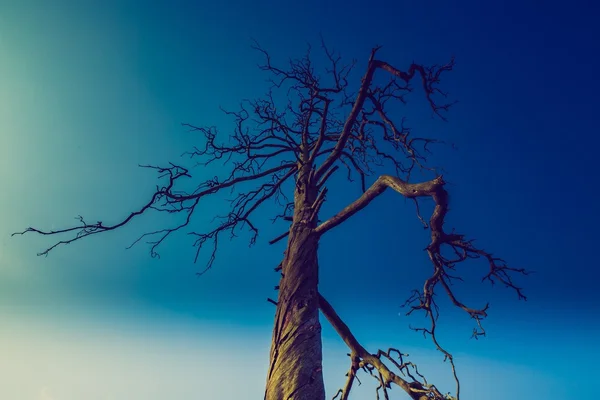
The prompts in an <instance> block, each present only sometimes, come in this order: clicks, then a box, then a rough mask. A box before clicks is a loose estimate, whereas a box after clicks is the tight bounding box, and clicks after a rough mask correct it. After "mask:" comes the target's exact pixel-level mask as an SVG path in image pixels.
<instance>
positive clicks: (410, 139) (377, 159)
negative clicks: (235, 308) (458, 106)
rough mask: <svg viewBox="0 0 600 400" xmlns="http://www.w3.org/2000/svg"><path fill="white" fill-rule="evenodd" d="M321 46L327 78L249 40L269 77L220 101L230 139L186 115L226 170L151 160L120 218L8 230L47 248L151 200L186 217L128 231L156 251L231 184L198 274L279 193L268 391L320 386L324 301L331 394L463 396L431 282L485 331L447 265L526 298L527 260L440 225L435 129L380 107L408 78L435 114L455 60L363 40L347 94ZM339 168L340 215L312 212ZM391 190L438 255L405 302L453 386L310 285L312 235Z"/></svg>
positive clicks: (202, 240)
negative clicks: (426, 62)
mask: <svg viewBox="0 0 600 400" xmlns="http://www.w3.org/2000/svg"><path fill="white" fill-rule="evenodd" d="M321 44H322V50H323V54H324V60H325V61H326V63H327V65H328V67H327V68H325V71H324V72H325V74H324V76H323V77H321V76H319V75H318V74H317V73H316V72H315V68H314V66H313V61H312V60H311V57H310V48H309V50H308V52H307V53H306V55H305V56H303V57H302V58H300V59H296V60H291V61H290V63H289V66H287V67H286V68H284V69H282V68H279V67H277V66H275V65H274V64H273V63H272V60H271V57H270V55H269V53H268V52H267V51H265V50H264V49H263V48H261V47H260V46H259V45H258V44H255V45H254V48H255V49H256V50H258V51H259V52H260V53H261V54H262V55H264V59H265V61H264V64H263V65H262V66H261V67H260V68H261V69H262V70H264V71H267V72H268V73H270V76H271V80H270V81H271V83H272V86H271V88H270V90H269V92H268V93H267V95H266V96H264V97H263V98H261V99H259V100H252V101H245V102H243V103H242V104H241V107H240V109H239V110H238V111H235V112H232V111H225V112H226V113H227V114H228V115H230V116H231V117H232V118H233V119H234V121H235V123H236V125H235V129H234V130H233V134H232V135H230V137H229V140H228V141H226V142H219V141H218V139H217V138H218V132H217V129H215V128H214V127H199V126H194V125H189V124H184V125H185V126H186V127H188V128H190V129H192V130H194V131H197V132H199V133H200V134H201V135H202V136H203V138H204V140H203V143H201V146H199V147H195V148H194V149H193V150H192V151H190V152H189V153H186V155H187V156H189V157H191V158H192V159H197V160H198V164H197V165H200V166H201V167H202V166H206V165H208V164H210V163H213V162H215V161H222V162H224V165H229V166H230V170H229V174H228V175H226V176H222V177H214V178H211V179H208V180H205V181H200V182H198V183H196V184H194V185H193V186H189V185H186V184H185V182H184V181H185V179H187V178H191V177H192V175H191V173H190V169H187V168H185V167H183V166H181V165H177V164H173V163H171V164H169V165H167V166H164V167H158V166H145V167H147V168H153V169H156V171H157V172H158V174H159V177H160V178H161V179H162V182H163V183H162V184H161V185H159V186H157V187H156V191H155V192H154V194H153V195H152V197H151V198H150V199H149V200H148V201H147V202H146V203H145V204H144V205H143V206H142V207H140V208H139V209H137V210H135V211H133V212H131V213H130V214H129V215H127V216H126V217H125V218H123V219H120V220H117V222H115V223H113V224H105V223H104V222H100V221H98V222H95V223H91V222H88V221H86V220H85V219H84V218H82V217H79V218H78V223H77V224H75V225H74V226H70V227H67V228H64V229H59V230H50V231H44V230H40V229H37V228H31V227H30V228H27V229H26V230H24V231H23V232H18V233H16V234H25V233H29V232H33V233H38V234H41V235H52V236H53V235H62V236H63V237H64V238H63V239H62V240H60V241H58V242H56V243H54V244H53V245H52V246H50V247H49V248H47V249H46V250H44V251H42V252H41V253H39V254H40V255H48V253H49V252H50V251H52V250H53V249H55V248H56V247H57V246H59V245H63V244H69V243H73V242H76V241H78V240H81V239H83V238H86V237H88V236H92V235H96V234H99V233H103V232H108V231H113V230H115V229H118V228H120V227H122V226H124V225H126V224H129V223H130V222H132V221H133V220H134V219H136V218H137V217H138V216H141V215H142V214H145V213H147V212H149V211H150V210H155V211H158V212H165V213H171V214H178V215H183V218H182V220H181V222H180V223H179V224H174V225H173V226H171V227H167V228H162V229H159V230H156V231H154V232H148V233H145V234H143V235H142V236H141V237H140V238H138V239H137V240H136V242H134V244H135V243H137V242H139V241H140V240H141V239H142V238H145V239H150V240H149V241H148V243H149V244H150V254H151V255H152V256H153V257H156V256H158V253H157V249H158V247H159V246H160V245H161V244H162V243H163V242H164V241H165V239H167V238H168V237H169V236H171V235H172V234H173V233H175V232H177V231H180V230H182V229H183V228H186V227H189V226H190V225H191V223H192V217H193V216H194V213H197V212H198V210H199V206H198V205H199V203H200V201H201V200H202V199H203V198H205V197H207V196H210V195H213V194H216V193H221V192H224V191H226V190H227V191H230V190H231V192H232V193H234V195H233V198H232V200H231V207H230V211H229V213H228V214H227V215H225V216H219V217H216V220H217V221H218V223H216V224H215V225H213V229H212V230H208V231H191V232H189V234H191V235H193V236H194V238H195V243H194V244H195V247H196V259H197V258H198V254H199V252H200V251H201V250H202V249H204V248H205V247H207V246H208V247H209V249H208V252H209V254H208V257H209V260H208V264H207V265H206V268H205V269H204V270H202V271H201V272H199V274H202V273H204V272H206V271H207V270H208V269H210V268H211V266H212V265H213V261H214V259H215V255H216V253H217V249H218V243H219V240H221V238H222V236H223V235H226V236H227V235H232V236H235V235H236V233H237V232H239V231H240V230H241V229H247V230H249V232H250V234H251V235H250V236H251V238H250V240H251V243H254V242H255V241H256V239H257V237H258V233H259V231H258V228H257V226H256V225H255V222H254V220H253V216H254V213H255V211H256V210H257V209H258V208H259V207H260V206H261V205H264V204H265V203H266V202H267V201H272V200H274V201H275V202H276V203H277V204H278V205H279V206H280V208H279V211H278V215H275V216H274V217H275V220H279V221H285V222H286V224H287V226H288V229H287V230H286V231H285V233H283V234H282V235H280V236H279V237H276V238H274V239H273V240H271V242H270V243H275V242H278V241H279V240H282V239H285V238H287V248H286V251H285V253H284V258H283V261H282V262H281V264H280V265H279V266H278V267H277V268H276V271H279V272H280V273H281V279H280V283H279V286H278V289H279V293H278V298H277V301H275V300H270V301H271V302H272V303H274V304H276V307H277V308H276V313H275V321H274V328H273V337H272V344H271V352H270V364H269V369H268V376H267V383H266V390H265V399H266V400H283V399H286V400H287V399H294V400H318V399H324V398H325V390H324V384H323V375H322V367H321V365H322V364H321V363H322V343H321V325H320V322H319V309H320V310H321V312H322V313H323V315H324V316H325V317H326V319H327V320H328V321H329V323H331V325H332V326H333V328H334V329H335V330H336V331H337V333H338V334H339V335H340V337H341V338H342V339H343V340H344V342H345V343H346V344H347V345H348V348H349V350H350V351H349V356H350V368H349V371H348V373H347V380H346V383H345V384H344V386H343V387H342V388H341V389H340V390H339V391H338V392H337V393H336V394H335V396H334V397H333V398H334V399H336V398H339V399H342V400H345V399H348V397H349V394H350V390H351V388H352V386H353V383H354V381H355V379H358V378H357V377H356V374H357V372H358V371H359V370H363V371H365V372H366V373H368V374H370V375H371V376H373V377H374V378H375V379H376V380H377V383H378V386H377V390H376V394H377V398H378V399H379V398H380V395H383V396H384V398H385V399H388V398H389V397H388V396H389V395H388V391H389V390H390V388H391V387H392V385H393V384H395V385H397V386H399V387H400V388H401V389H402V390H404V391H405V392H406V393H407V394H408V396H409V397H410V398H412V399H419V400H423V399H450V398H459V396H460V385H459V380H458V377H457V373H456V370H455V366H454V361H453V358H452V355H451V354H450V353H449V352H448V351H447V350H446V349H444V348H443V347H442V346H441V345H440V343H439V342H438V340H437V336H436V321H437V318H438V315H439V309H438V306H437V304H436V299H435V297H434V296H435V294H436V290H437V291H442V292H445V293H446V294H447V296H448V297H449V299H450V301H451V302H452V303H453V304H454V305H455V306H456V307H458V308H461V309H463V310H464V311H465V312H466V313H467V314H468V315H469V316H470V317H472V318H473V319H474V320H475V322H476V324H477V328H476V329H475V330H474V336H475V337H477V336H478V335H484V334H485V331H484V330H483V328H482V326H481V321H482V320H483V319H484V318H485V317H486V316H487V309H488V306H487V305H486V306H485V307H483V308H480V309H477V308H471V307H469V306H467V305H465V304H463V303H462V302H461V301H460V300H459V299H457V297H456V296H455V294H454V292H453V289H452V286H451V283H452V282H451V281H453V280H454V279H460V277H458V276H455V275H453V274H454V271H455V266H456V265H457V264H458V263H461V262H463V261H466V260H469V259H473V258H481V259H485V260H486V261H487V264H488V268H487V269H486V271H485V274H484V276H483V280H489V281H490V282H491V283H494V282H496V281H499V282H500V283H502V284H504V285H505V286H507V287H509V288H512V289H514V290H515V291H516V293H517V294H518V296H519V298H521V299H525V296H524V295H523V293H522V292H521V288H519V287H518V286H516V284H515V283H513V280H512V275H513V274H514V273H519V274H526V273H527V272H526V271H525V270H523V269H517V268H512V267H509V266H508V265H507V264H506V263H505V262H504V261H503V260H501V259H499V258H496V257H494V256H493V255H492V254H491V253H488V252H486V251H484V250H482V249H480V248H478V247H476V246H475V245H474V244H473V241H472V240H467V239H466V238H465V236H464V235H462V234H459V233H456V232H454V230H452V231H450V232H448V231H447V230H445V228H444V219H445V217H446V214H447V212H448V194H447V192H446V190H445V188H444V186H445V182H444V179H443V178H442V176H441V175H437V172H436V170H435V169H434V168H431V167H430V166H428V165H427V154H428V153H429V149H428V146H429V145H430V144H432V143H434V142H435V140H434V139H431V138H424V137H417V136H414V135H413V134H412V132H411V131H410V130H409V129H408V128H406V127H405V126H404V124H403V122H404V121H403V120H401V121H400V122H398V121H395V120H394V119H393V118H392V116H391V115H390V114H391V113H390V112H389V105H390V104H392V103H405V102H406V96H407V94H408V93H410V92H411V91H412V89H413V87H412V86H411V83H412V82H413V81H416V82H417V86H420V87H421V88H422V90H423V92H424V95H425V98H426V100H427V102H428V104H429V107H431V109H432V111H433V113H434V114H435V115H437V116H439V117H440V118H442V119H444V116H443V115H444V113H445V112H446V111H448V109H449V107H450V106H451V103H439V102H438V99H444V98H446V94H445V93H444V92H442V91H441V90H440V88H439V83H440V78H441V76H442V74H444V73H446V72H448V71H451V70H452V68H453V66H454V62H453V61H450V62H449V63H448V64H444V65H433V66H430V67H426V66H423V65H420V64H416V63H413V64H411V65H410V66H409V67H408V69H407V70H401V69H398V68H396V67H395V66H392V65H390V64H389V63H387V62H385V61H382V60H380V59H378V58H377V57H376V56H377V53H378V50H379V47H376V48H374V49H373V50H372V52H371V55H370V58H369V60H368V63H367V66H366V71H365V73H364V75H363V77H362V80H361V82H360V85H359V86H358V88H357V92H356V93H354V94H353V93H350V92H349V83H348V80H349V79H350V73H351V71H352V70H353V68H354V66H355V63H354V62H352V63H349V64H345V65H343V64H342V62H341V59H340V57H339V55H337V54H336V53H334V52H333V51H331V50H330V49H328V48H327V47H326V46H325V45H324V44H323V43H322V42H321ZM376 75H377V76H376ZM275 94H283V96H282V97H283V98H284V99H286V100H287V101H282V102H278V101H276V99H275ZM280 103H282V104H280ZM340 166H341V167H343V168H345V169H346V170H347V172H348V178H349V179H350V177H351V175H357V176H358V177H359V178H360V185H361V187H362V191H363V194H362V195H361V196H360V197H359V198H358V199H356V200H355V201H354V202H352V203H350V204H348V205H347V206H346V207H345V208H343V209H342V210H341V211H339V212H338V213H337V214H336V215H333V216H331V217H329V218H328V219H325V220H324V221H321V219H320V217H319V215H320V210H321V207H322V205H323V203H324V202H325V201H326V198H327V193H328V180H329V179H330V177H331V176H332V174H334V173H335V172H336V171H337V170H338V169H339V167H340ZM381 167H388V168H391V172H392V173H393V175H381V176H379V177H377V178H376V179H374V180H372V178H371V177H372V176H373V175H374V174H375V173H376V172H377V171H379V170H380V169H381ZM415 169H417V170H419V171H425V173H431V175H432V176H434V178H433V179H432V180H429V181H424V182H419V183H412V182H410V180H411V172H413V170H415ZM201 170H202V169H201ZM369 181H370V182H371V183H370V186H368V187H367V183H368V182H369ZM188 182H189V181H188ZM248 183H253V184H254V185H253V189H252V190H247V189H244V188H243V187H244V186H246V185H247V184H248ZM240 188H241V189H240ZM288 188H289V192H290V193H289V194H290V195H291V191H293V199H290V198H288V197H287V196H286V191H287V190H288ZM386 189H392V190H393V191H395V192H397V193H399V194H400V195H402V196H404V197H405V198H407V199H412V200H414V202H415V204H416V211H417V216H418V218H419V219H420V221H421V222H422V223H423V225H424V227H425V228H426V229H429V231H430V233H431V241H430V243H429V244H428V245H427V247H426V251H427V254H428V256H429V259H430V260H431V265H432V267H433V268H432V272H431V276H430V277H429V278H428V279H427V280H426V281H425V282H424V284H423V288H422V289H421V290H415V291H414V292H413V294H412V296H411V297H410V298H409V299H408V300H407V303H406V304H407V306H408V307H409V312H408V313H409V314H410V313H412V312H414V311H421V312H424V313H425V314H426V315H427V316H428V319H429V321H430V323H429V326H427V327H421V328H413V329H415V330H417V331H420V332H422V333H423V334H424V335H426V336H429V337H431V339H432V340H433V343H434V345H435V347H436V348H437V349H438V350H439V351H440V352H442V353H443V355H444V357H445V359H446V360H448V361H449V363H450V365H451V367H452V373H453V374H454V377H455V380H456V384H457V385H456V393H455V397H452V396H451V395H450V394H442V393H441V392H440V390H439V389H438V388H437V387H436V386H435V385H433V384H431V383H429V382H428V381H427V380H426V379H425V377H424V376H423V375H422V374H421V373H420V372H419V371H418V369H417V367H416V365H415V364H413V363H412V362H409V361H408V360H406V355H404V354H402V353H401V352H400V351H399V350H398V349H395V348H390V349H388V350H387V351H383V350H378V351H377V352H375V353H372V352H369V351H368V350H366V349H365V348H364V347H363V346H362V345H361V344H360V342H359V341H358V339H357V338H356V337H355V336H354V335H353V334H352V332H351V330H350V329H349V328H348V326H347V325H346V324H345V323H344V322H343V321H342V320H341V318H340V317H339V316H338V314H337V313H336V312H335V311H334V309H333V307H332V306H331V305H330V304H329V303H328V302H327V300H325V298H324V297H323V294H322V293H319V291H318V282H319V264H318V257H317V249H318V245H319V241H320V239H321V237H322V236H323V235H324V234H326V233H327V232H329V231H330V230H332V229H333V228H335V227H337V226H338V225H340V224H342V223H343V222H344V221H346V220H347V219H349V218H350V217H352V216H353V215H355V214H356V213H358V212H359V211H360V210H362V209H363V208H365V207H367V206H368V205H369V204H370V202H371V201H372V200H373V199H375V198H376V197H377V196H379V195H380V194H381V193H383V192H384V191H385V190H386ZM422 198H430V199H432V200H433V201H434V202H435V207H434V210H433V213H432V215H431V217H430V218H429V221H428V222H426V221H425V219H424V218H422V217H421V214H420V211H419V202H418V201H419V200H420V199H422Z"/></svg>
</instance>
